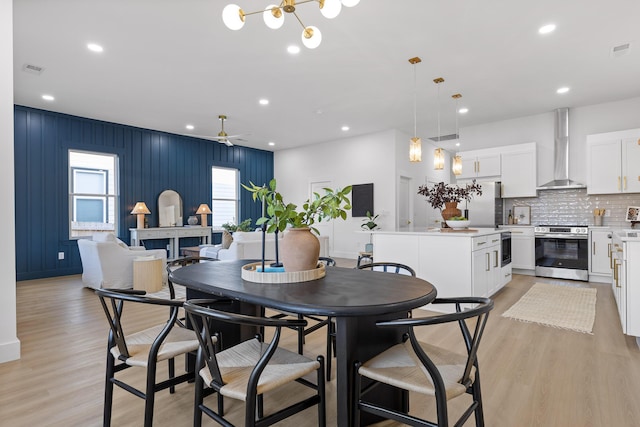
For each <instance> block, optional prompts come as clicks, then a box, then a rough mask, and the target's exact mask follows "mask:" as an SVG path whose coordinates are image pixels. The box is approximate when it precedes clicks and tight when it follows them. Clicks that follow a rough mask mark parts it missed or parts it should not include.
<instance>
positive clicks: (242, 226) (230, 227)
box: [221, 218, 251, 233]
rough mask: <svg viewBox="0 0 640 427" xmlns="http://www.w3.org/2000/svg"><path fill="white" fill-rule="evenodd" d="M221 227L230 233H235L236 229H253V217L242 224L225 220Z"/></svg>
mask: <svg viewBox="0 0 640 427" xmlns="http://www.w3.org/2000/svg"><path fill="white" fill-rule="evenodd" d="M221 227H222V228H223V229H225V230H226V231H227V232H229V233H234V232H236V231H251V218H247V219H245V220H244V221H242V222H241V223H240V224H234V223H233V222H225V223H224V224H222V225H221Z"/></svg>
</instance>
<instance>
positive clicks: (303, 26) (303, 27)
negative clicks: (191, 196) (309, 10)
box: [293, 0, 314, 30]
mask: <svg viewBox="0 0 640 427" xmlns="http://www.w3.org/2000/svg"><path fill="white" fill-rule="evenodd" d="M309 1H314V0H309ZM293 16H295V17H296V19H297V20H298V22H299V23H300V25H302V29H303V30H306V29H307V27H306V26H305V25H304V24H303V23H302V20H301V19H300V17H299V16H298V14H297V13H295V12H293Z"/></svg>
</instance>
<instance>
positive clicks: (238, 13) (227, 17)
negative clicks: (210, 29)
mask: <svg viewBox="0 0 640 427" xmlns="http://www.w3.org/2000/svg"><path fill="white" fill-rule="evenodd" d="M222 22H224V25H226V26H227V28H228V29H230V30H239V29H240V28H242V27H244V12H243V10H242V9H240V6H238V5H237V4H228V5H227V6H225V8H224V9H223V10H222Z"/></svg>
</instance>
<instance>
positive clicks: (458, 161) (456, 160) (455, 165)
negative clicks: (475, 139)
mask: <svg viewBox="0 0 640 427" xmlns="http://www.w3.org/2000/svg"><path fill="white" fill-rule="evenodd" d="M451 97H452V98H453V99H455V100H456V110H455V113H456V139H457V140H458V141H460V131H459V129H458V100H459V99H460V98H462V95H461V94H459V93H456V94H455V95H451ZM451 171H452V172H453V174H454V175H456V176H457V175H461V174H462V156H460V154H458V153H456V155H455V156H454V157H453V162H452V163H451Z"/></svg>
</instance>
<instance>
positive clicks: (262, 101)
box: [258, 98, 269, 105]
mask: <svg viewBox="0 0 640 427" xmlns="http://www.w3.org/2000/svg"><path fill="white" fill-rule="evenodd" d="M258 102H259V103H260V105H269V100H268V99H264V98H262V99H261V100H260V101H258Z"/></svg>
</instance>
